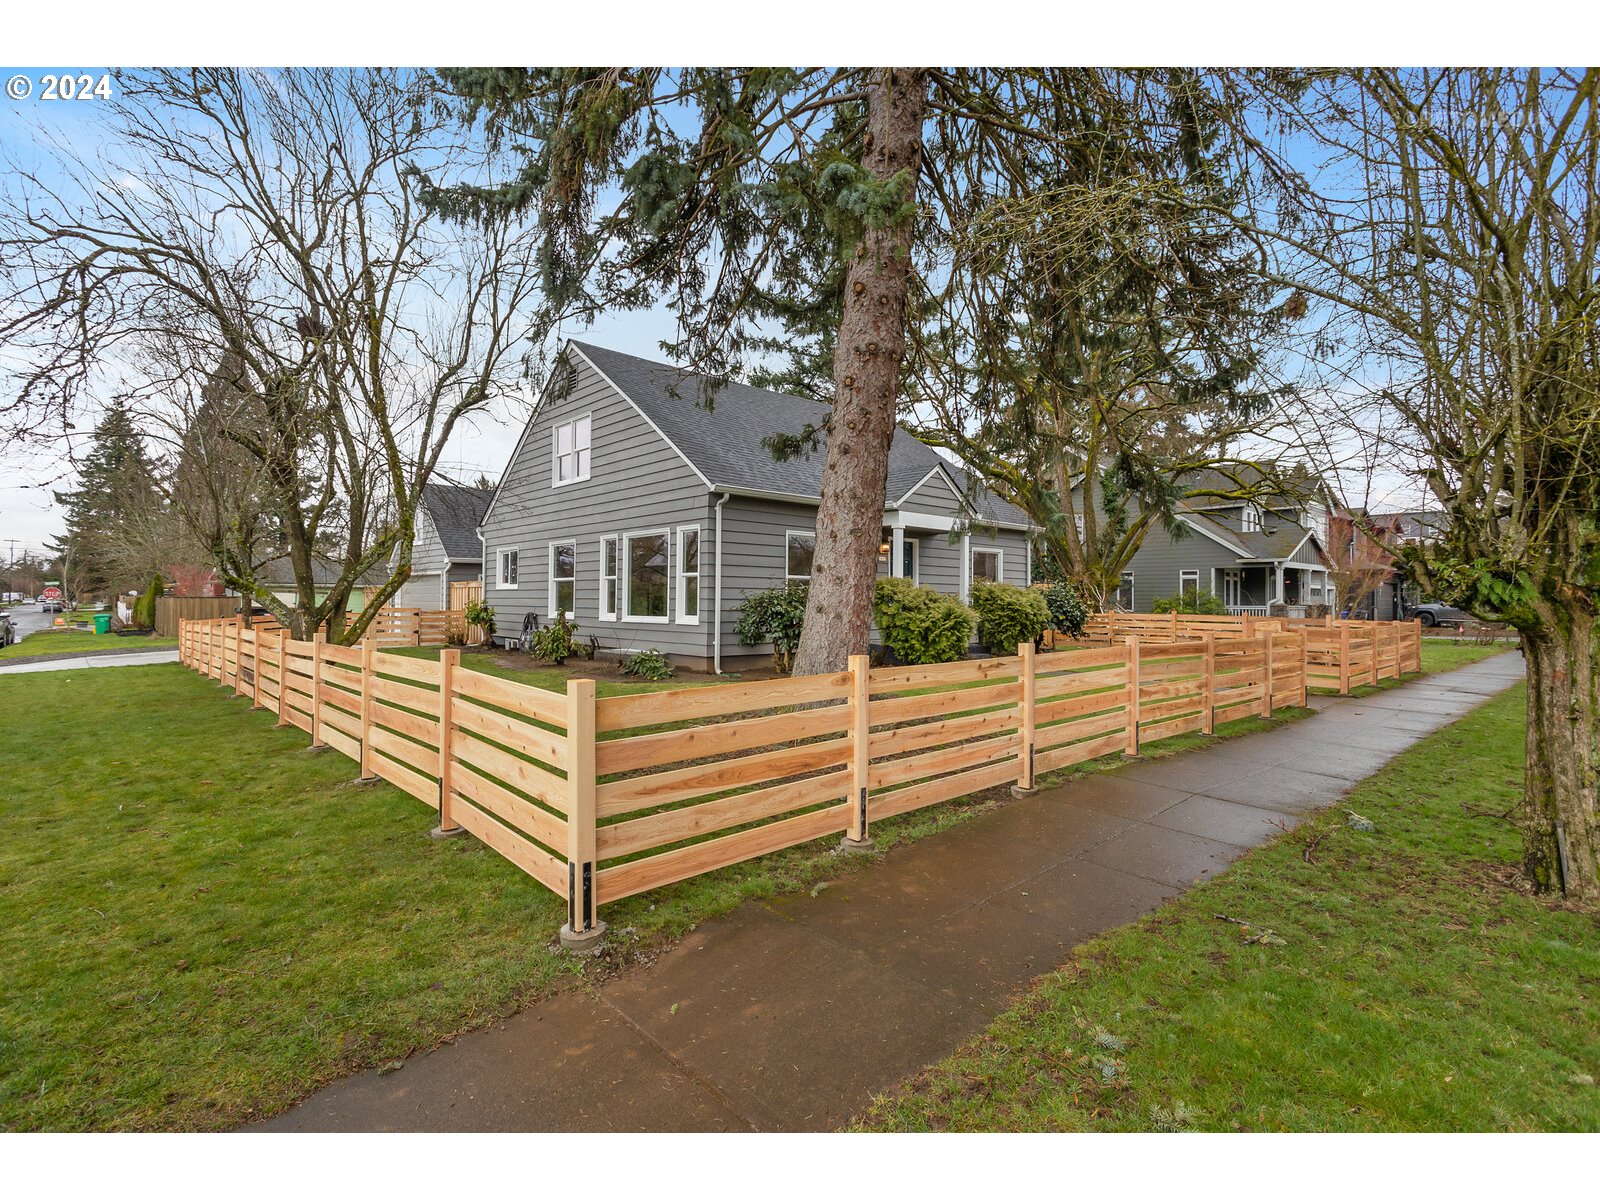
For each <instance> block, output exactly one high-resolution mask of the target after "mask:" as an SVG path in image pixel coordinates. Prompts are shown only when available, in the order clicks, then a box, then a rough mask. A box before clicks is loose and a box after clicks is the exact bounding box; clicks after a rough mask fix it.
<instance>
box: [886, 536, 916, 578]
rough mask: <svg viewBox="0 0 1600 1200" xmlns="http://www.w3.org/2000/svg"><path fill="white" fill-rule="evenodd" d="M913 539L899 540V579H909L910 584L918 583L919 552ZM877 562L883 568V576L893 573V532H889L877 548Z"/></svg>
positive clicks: (904, 538)
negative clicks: (900, 556)
mask: <svg viewBox="0 0 1600 1200" xmlns="http://www.w3.org/2000/svg"><path fill="white" fill-rule="evenodd" d="M917 542H918V539H917V538H914V537H905V536H904V535H902V536H901V538H900V545H901V553H902V559H901V563H900V577H901V578H902V579H909V580H911V582H912V583H920V582H921V578H920V573H921V550H920V548H919V546H918V544H917ZM878 562H879V563H880V564H882V566H883V573H884V574H885V575H892V574H893V573H894V531H893V530H891V531H890V532H889V533H888V534H887V535H886V536H885V538H884V540H883V542H882V544H881V545H880V546H879V548H878Z"/></svg>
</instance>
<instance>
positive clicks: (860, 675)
mask: <svg viewBox="0 0 1600 1200" xmlns="http://www.w3.org/2000/svg"><path fill="white" fill-rule="evenodd" d="M871 706H872V659H870V658H869V657H867V656H866V655H865V654H852V655H851V656H850V782H851V787H850V801H851V803H850V823H849V825H848V826H847V827H846V828H845V834H844V841H843V843H841V844H842V845H843V847H844V848H845V849H846V850H850V851H856V852H862V853H869V852H871V851H872V850H873V849H875V847H874V846H873V844H872V829H871V826H870V824H869V823H868V820H867V797H868V795H869V794H870V793H869V792H868V788H869V786H870V783H869V779H870V776H871V773H872V722H871V718H870V713H871Z"/></svg>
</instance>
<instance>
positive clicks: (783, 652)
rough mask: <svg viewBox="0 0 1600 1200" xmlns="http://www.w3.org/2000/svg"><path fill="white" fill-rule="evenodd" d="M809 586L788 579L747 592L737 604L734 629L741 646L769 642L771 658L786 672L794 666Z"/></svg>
mask: <svg viewBox="0 0 1600 1200" xmlns="http://www.w3.org/2000/svg"><path fill="white" fill-rule="evenodd" d="M809 591H810V588H808V587H807V586H806V584H804V583H802V582H800V581H799V580H794V579H791V580H788V581H786V582H784V583H782V584H780V585H778V586H777V587H775V588H768V589H767V590H766V591H764V592H756V593H755V594H754V595H747V596H745V598H744V603H743V604H741V605H740V606H739V620H738V621H737V622H736V623H735V624H734V627H733V629H734V632H735V633H737V634H738V635H739V643H740V645H744V646H759V645H761V644H762V643H763V642H771V643H772V662H773V665H774V666H776V667H777V668H778V670H780V671H782V672H784V673H785V674H788V672H789V671H790V670H791V669H792V668H793V666H794V652H795V651H796V650H798V649H799V648H800V630H801V627H802V626H803V625H804V624H805V619H806V595H807V593H808V592H809Z"/></svg>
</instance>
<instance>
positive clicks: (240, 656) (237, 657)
mask: <svg viewBox="0 0 1600 1200" xmlns="http://www.w3.org/2000/svg"><path fill="white" fill-rule="evenodd" d="M247 629H250V613H249V610H246V611H245V613H244V615H243V616H241V617H240V618H239V629H238V631H237V632H236V633H235V634H234V635H233V640H234V654H233V694H234V695H236V696H244V695H248V694H249V693H247V692H246V691H245V690H244V631H245V630H247ZM250 631H251V634H252V638H253V635H254V633H255V631H254V630H253V629H251V630H250ZM254 644H255V642H254V641H253V640H252V641H251V645H254Z"/></svg>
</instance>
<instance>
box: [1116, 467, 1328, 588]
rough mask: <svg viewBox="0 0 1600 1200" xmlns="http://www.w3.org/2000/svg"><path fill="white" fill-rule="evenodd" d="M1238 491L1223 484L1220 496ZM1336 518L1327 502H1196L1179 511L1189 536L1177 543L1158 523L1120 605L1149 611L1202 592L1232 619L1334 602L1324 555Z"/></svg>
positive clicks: (1265, 498) (1134, 563)
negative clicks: (1225, 491) (1331, 519)
mask: <svg viewBox="0 0 1600 1200" xmlns="http://www.w3.org/2000/svg"><path fill="white" fill-rule="evenodd" d="M1230 486H1232V485H1231V484H1230V483H1229V482H1228V481H1225V480H1219V481H1218V487H1217V490H1223V489H1225V488H1228V487H1230ZM1328 519H1329V508H1328V505H1327V503H1326V502H1325V501H1323V500H1320V499H1310V500H1307V499H1297V498H1290V497H1287V496H1281V495H1262V496H1259V497H1258V498H1257V499H1255V500H1252V501H1241V500H1227V499H1214V500H1206V499H1195V500H1190V501H1188V502H1186V503H1185V504H1183V505H1181V506H1180V509H1179V512H1178V521H1179V523H1180V525H1181V526H1182V527H1183V528H1184V530H1185V531H1186V534H1187V536H1185V537H1181V538H1174V537H1173V536H1172V535H1171V534H1169V533H1168V532H1167V531H1166V530H1165V529H1164V528H1162V527H1161V526H1160V525H1159V524H1157V525H1153V526H1152V527H1151V528H1150V529H1149V530H1148V531H1147V532H1146V533H1145V536H1144V541H1143V542H1142V543H1141V544H1140V546H1139V549H1138V551H1137V552H1136V553H1135V554H1134V556H1133V559H1132V560H1131V561H1130V562H1129V564H1128V569H1127V570H1125V571H1123V573H1122V581H1121V586H1120V587H1118V589H1117V597H1116V606H1117V607H1118V608H1119V609H1122V610H1123V611H1125V612H1149V611H1150V607H1151V605H1152V604H1154V603H1155V601H1157V600H1159V599H1162V598H1163V597H1167V596H1177V595H1180V594H1182V593H1186V592H1196V591H1208V592H1211V593H1212V594H1213V595H1215V596H1216V597H1217V598H1218V599H1220V600H1221V601H1222V603H1223V604H1224V605H1225V606H1226V607H1227V609H1228V611H1229V612H1231V613H1248V614H1251V615H1253V616H1266V615H1267V614H1268V611H1269V609H1273V608H1274V607H1275V606H1278V607H1279V609H1280V610H1281V609H1289V610H1296V609H1300V608H1303V607H1305V606H1308V605H1317V604H1331V603H1332V602H1333V586H1332V584H1331V582H1330V576H1329V561H1328V558H1327V556H1326V555H1325V554H1324V552H1323V547H1324V546H1325V545H1326V544H1327V539H1328Z"/></svg>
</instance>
